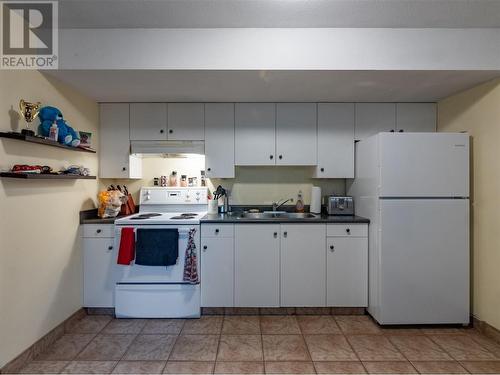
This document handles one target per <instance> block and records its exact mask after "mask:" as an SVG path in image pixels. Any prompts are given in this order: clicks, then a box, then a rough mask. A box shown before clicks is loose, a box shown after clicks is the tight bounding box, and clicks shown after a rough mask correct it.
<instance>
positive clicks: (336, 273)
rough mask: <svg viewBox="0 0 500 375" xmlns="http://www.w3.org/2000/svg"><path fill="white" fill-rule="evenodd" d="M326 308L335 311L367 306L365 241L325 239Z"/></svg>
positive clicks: (358, 238)
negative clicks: (334, 309)
mask: <svg viewBox="0 0 500 375" xmlns="http://www.w3.org/2000/svg"><path fill="white" fill-rule="evenodd" d="M326 250H327V256H326V259H327V261H326V264H327V274H326V280H327V285H326V292H327V294H326V295H327V297H326V304H327V306H337V307H365V306H367V305H368V239H367V238H366V237H365V238H363V237H335V238H327V249H326Z"/></svg>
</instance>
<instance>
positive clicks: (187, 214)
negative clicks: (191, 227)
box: [181, 213, 197, 216]
mask: <svg viewBox="0 0 500 375" xmlns="http://www.w3.org/2000/svg"><path fill="white" fill-rule="evenodd" d="M196 215H197V214H194V213H186V214H181V216H196Z"/></svg>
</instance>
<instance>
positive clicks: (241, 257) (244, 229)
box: [234, 224, 280, 307]
mask: <svg viewBox="0 0 500 375" xmlns="http://www.w3.org/2000/svg"><path fill="white" fill-rule="evenodd" d="M279 233H280V225H279V224H240V225H235V226H234V244H235V247H234V250H235V252H234V304H235V306H238V307H278V306H279V305H280V290H279V289H280V288H279V285H280V236H279Z"/></svg>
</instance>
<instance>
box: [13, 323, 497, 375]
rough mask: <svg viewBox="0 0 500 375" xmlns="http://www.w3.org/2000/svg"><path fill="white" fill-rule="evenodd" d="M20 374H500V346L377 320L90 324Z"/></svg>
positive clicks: (71, 331)
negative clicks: (386, 324)
mask: <svg viewBox="0 0 500 375" xmlns="http://www.w3.org/2000/svg"><path fill="white" fill-rule="evenodd" d="M21 372H22V373H80V374H82V373H115V374H130V373H134V374H161V373H165V374H206V373H217V374H241V373H252V374H259V373H272V374H315V373H318V374H360V373H378V374H407V373H408V374H412V373H421V374H445V373H446V374H463V373H473V374H474V373H481V374H485V373H490V374H493V373H500V344H498V343H495V342H494V341H492V340H490V339H488V338H486V337H485V336H482V335H481V334H479V333H478V332H477V331H476V330H474V329H472V328H425V329H424V328H421V329H419V328H381V327H379V326H378V325H377V324H375V323H374V322H373V320H372V319H371V318H370V317H369V316H331V315H316V316H315V315H307V316H305V315H304V316H300V315H297V316H278V315H273V316H203V317H202V318H201V319H197V320H186V321H184V320H174V319H151V320H143V319H112V318H111V317H109V316H99V315H88V316H86V317H84V318H83V319H82V320H80V321H78V322H76V323H75V324H74V325H73V326H72V327H70V328H68V330H67V332H66V334H65V335H64V336H63V337H62V338H60V339H59V340H58V341H57V342H55V343H54V344H53V345H52V346H51V347H49V348H48V349H47V350H46V351H45V352H43V353H41V354H40V355H39V356H38V357H37V358H35V360H34V361H33V362H31V363H29V364H28V365H27V366H26V367H24V368H23V369H22V371H21Z"/></svg>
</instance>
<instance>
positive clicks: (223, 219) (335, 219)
mask: <svg viewBox="0 0 500 375" xmlns="http://www.w3.org/2000/svg"><path fill="white" fill-rule="evenodd" d="M369 222H370V220H369V219H366V218H364V217H361V216H331V215H326V214H321V215H319V216H318V218H314V219H287V218H272V219H245V218H241V219H240V218H238V215H231V214H229V215H228V214H214V215H205V216H204V217H203V218H202V219H201V224H209V223H228V224H229V223H232V224H234V223H252V224H259V223H263V224H269V223H303V224H317V223H330V224H336V223H338V224H368V223H369Z"/></svg>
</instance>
